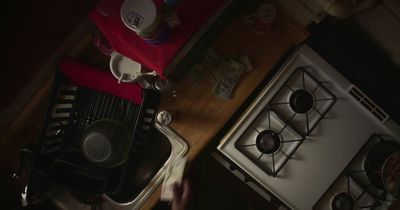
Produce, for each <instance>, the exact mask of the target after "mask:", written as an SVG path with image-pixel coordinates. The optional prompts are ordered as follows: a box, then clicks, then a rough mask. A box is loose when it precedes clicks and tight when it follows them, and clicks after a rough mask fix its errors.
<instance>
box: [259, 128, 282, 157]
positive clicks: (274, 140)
mask: <svg viewBox="0 0 400 210" xmlns="http://www.w3.org/2000/svg"><path fill="white" fill-rule="evenodd" d="M256 146H257V149H258V150H259V151H260V152H262V153H264V154H272V153H275V152H277V151H278V149H279V148H280V146H281V138H280V137H279V134H278V133H277V132H275V131H273V130H265V131H262V132H261V133H259V134H258V136H257V139H256Z"/></svg>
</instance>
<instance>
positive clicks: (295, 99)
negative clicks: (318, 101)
mask: <svg viewBox="0 0 400 210" xmlns="http://www.w3.org/2000/svg"><path fill="white" fill-rule="evenodd" d="M289 104H290V108H292V110H293V111H294V112H296V113H299V114H304V113H306V112H309V111H310V110H311V109H312V108H313V107H314V97H313V95H312V94H311V93H310V92H309V91H308V90H304V89H299V90H296V91H294V92H293V93H292V94H291V95H290V99H289Z"/></svg>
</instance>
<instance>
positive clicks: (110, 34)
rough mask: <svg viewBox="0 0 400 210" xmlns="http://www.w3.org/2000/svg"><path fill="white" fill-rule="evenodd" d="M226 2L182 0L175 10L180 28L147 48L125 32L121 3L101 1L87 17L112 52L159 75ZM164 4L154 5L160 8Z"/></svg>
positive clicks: (126, 29)
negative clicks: (98, 30) (162, 41)
mask: <svg viewBox="0 0 400 210" xmlns="http://www.w3.org/2000/svg"><path fill="white" fill-rule="evenodd" d="M224 1H225V0H200V1H199V0H181V1H180V3H179V5H178V6H177V8H176V11H177V14H178V16H179V19H180V21H181V25H180V26H178V27H175V28H173V29H171V30H170V34H169V35H168V39H167V41H166V42H164V43H162V44H160V45H149V44H147V43H146V42H144V41H143V39H142V38H140V37H138V36H137V35H136V33H135V32H133V31H131V30H130V29H129V28H127V27H126V26H125V25H124V24H123V22H122V20H121V17H120V8H121V5H122V3H123V0H102V1H101V2H100V3H99V4H98V6H97V7H96V9H94V10H92V11H91V12H90V14H89V16H90V18H91V19H92V20H93V21H94V22H95V23H96V25H97V26H98V27H99V29H100V31H101V32H102V33H103V34H104V36H105V37H106V38H107V39H108V41H109V42H110V44H111V46H112V48H113V49H114V50H115V51H117V52H119V53H121V54H123V55H125V56H127V57H129V58H130V59H132V60H135V61H137V62H139V63H141V64H143V65H144V66H146V67H147V68H149V69H151V70H155V71H157V72H158V74H159V75H163V71H164V69H165V68H166V67H167V66H168V64H169V62H170V61H171V60H172V58H173V57H174V56H175V54H176V53H177V52H178V51H179V49H180V48H181V47H182V46H183V45H184V44H185V42H186V41H187V40H188V39H189V38H190V37H191V36H192V35H193V34H194V33H195V32H196V31H197V30H198V29H199V28H200V27H201V26H202V25H203V24H205V22H206V21H207V19H208V18H210V17H211V16H212V15H213V14H214V12H215V11H216V10H217V9H218V8H219V7H220V6H221V5H222V3H223V2H224ZM160 2H163V1H160V0H157V1H155V3H156V5H158V6H160V5H161V4H162V3H160Z"/></svg>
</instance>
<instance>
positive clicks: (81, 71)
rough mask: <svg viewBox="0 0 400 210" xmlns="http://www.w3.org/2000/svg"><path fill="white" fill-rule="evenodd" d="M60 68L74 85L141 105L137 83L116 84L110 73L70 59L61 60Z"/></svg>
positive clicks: (139, 88) (140, 89) (140, 90)
mask: <svg viewBox="0 0 400 210" xmlns="http://www.w3.org/2000/svg"><path fill="white" fill-rule="evenodd" d="M60 68H61V72H62V73H63V74H64V75H65V76H66V77H67V78H68V79H69V81H70V82H71V83H72V84H74V85H77V86H81V87H86V88H90V89H94V90H97V91H100V92H106V93H110V94H112V95H115V96H118V97H121V98H123V99H126V100H129V101H132V102H134V103H137V104H140V103H142V88H141V87H140V85H139V84H137V83H134V84H126V83H121V84H118V81H117V80H116V79H115V78H114V77H113V76H112V75H111V73H109V72H107V71H105V70H102V69H99V68H97V67H94V66H91V65H88V64H84V63H81V62H79V61H77V60H74V59H71V58H64V59H62V60H61V61H60Z"/></svg>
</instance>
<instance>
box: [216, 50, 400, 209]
mask: <svg viewBox="0 0 400 210" xmlns="http://www.w3.org/2000/svg"><path fill="white" fill-rule="evenodd" d="M375 133H376V134H382V135H385V136H389V137H390V139H392V140H393V141H400V127H399V126H398V125H397V124H395V123H394V122H393V121H392V120H391V119H390V118H389V116H388V115H387V114H386V113H385V112H384V111H383V110H382V109H381V108H380V107H379V106H377V105H376V104H375V103H374V102H373V101H372V100H370V99H369V98H368V97H367V96H366V95H365V94H364V93H363V92H362V91H361V90H359V89H358V88H357V87H356V86H354V85H353V84H351V83H350V82H349V81H348V80H346V79H345V78H344V77H343V76H342V75H341V74H340V73H339V72H338V71H337V70H336V69H334V68H333V67H332V66H331V65H329V64H328V63H327V62H326V61H325V60H324V59H323V58H321V57H320V56H319V55H318V54H317V53H316V52H314V51H313V50H312V49H311V48H309V47H308V46H306V45H303V46H300V47H299V48H298V49H297V50H296V51H295V52H294V53H293V54H292V55H291V56H290V58H289V59H288V60H287V61H286V62H285V63H284V64H283V66H282V67H281V68H280V69H279V71H278V72H277V73H276V74H275V75H274V77H273V78H272V79H271V81H270V82H269V83H268V84H267V85H266V86H265V88H264V89H263V90H262V91H261V93H260V94H259V95H258V97H257V98H256V99H255V100H254V101H253V102H252V104H251V105H250V106H249V107H248V108H247V109H246V111H245V112H244V113H243V114H242V116H241V117H240V118H239V120H238V121H237V122H235V123H234V125H233V126H232V128H231V129H230V130H229V132H228V133H227V134H226V135H225V136H224V137H223V139H222V141H221V143H220V144H219V146H218V154H220V156H221V157H222V159H225V160H228V162H229V163H230V164H231V165H234V167H230V168H231V169H232V168H238V170H240V171H241V172H242V173H243V174H244V175H243V176H244V177H246V178H245V181H246V182H248V180H252V181H253V182H254V183H256V184H253V185H252V186H258V188H261V189H262V191H264V192H267V193H268V194H270V195H271V196H272V197H275V198H277V199H278V200H279V201H281V203H282V204H283V206H285V207H286V208H288V209H300V210H302V209H304V210H309V209H313V208H314V209H342V207H343V206H342V204H343V205H347V206H345V207H348V206H351V207H352V209H354V208H355V207H357V208H363V209H371V208H375V207H376V206H378V205H380V206H382V203H384V202H382V201H383V200H385V198H382V196H381V197H379V196H377V195H376V194H377V193H376V192H373V191H370V190H366V189H367V188H366V187H367V186H365V183H360V181H359V180H358V179H357V176H354V175H352V174H351V173H354V171H355V170H350V168H347V166H348V165H350V163H353V162H354V160H353V158H354V157H355V156H356V155H357V154H363V152H360V149H361V148H362V147H363V145H364V144H366V142H367V141H368V142H369V141H370V140H369V139H370V138H371V136H373V134H375ZM361 151H362V150H361ZM360 156H361V155H360ZM364 156H365V154H364ZM349 167H350V166H349ZM346 169H348V170H346ZM243 176H242V177H243ZM257 191H259V190H257ZM378 194H379V193H378ZM271 196H264V197H271ZM335 205H336V206H335ZM338 206H339V207H338Z"/></svg>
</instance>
